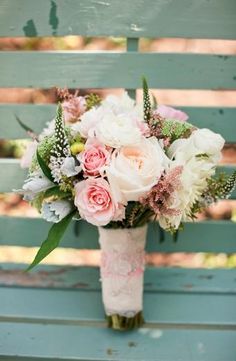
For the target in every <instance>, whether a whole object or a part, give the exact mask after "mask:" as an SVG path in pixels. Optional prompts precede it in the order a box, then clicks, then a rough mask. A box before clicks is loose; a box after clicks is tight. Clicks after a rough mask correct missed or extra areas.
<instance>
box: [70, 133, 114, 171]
mask: <svg viewBox="0 0 236 361" xmlns="http://www.w3.org/2000/svg"><path fill="white" fill-rule="evenodd" d="M77 158H78V160H79V161H80V163H81V167H82V169H83V171H84V174H85V175H86V176H98V175H101V174H102V170H103V167H104V166H105V165H107V164H108V163H109V160H110V153H109V151H108V150H107V149H106V147H105V146H104V145H103V144H102V143H100V142H98V141H97V140H96V139H95V138H92V139H89V140H87V142H86V144H85V150H84V151H83V152H81V153H80V154H79V155H78V156H77Z"/></svg>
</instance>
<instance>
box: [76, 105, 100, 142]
mask: <svg viewBox="0 0 236 361" xmlns="http://www.w3.org/2000/svg"><path fill="white" fill-rule="evenodd" d="M104 114H105V109H104V108H103V107H98V108H92V109H90V110H88V111H87V112H85V113H84V114H83V115H82V116H81V118H80V121H79V122H76V123H75V124H73V125H72V126H71V130H72V134H73V135H76V134H78V133H79V134H80V135H81V136H82V137H84V138H88V137H94V134H95V128H96V126H97V124H98V123H99V122H100V120H101V119H102V117H103V116H104Z"/></svg>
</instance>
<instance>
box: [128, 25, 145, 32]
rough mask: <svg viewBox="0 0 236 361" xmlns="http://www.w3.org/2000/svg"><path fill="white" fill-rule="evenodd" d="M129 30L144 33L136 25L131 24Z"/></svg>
mask: <svg viewBox="0 0 236 361" xmlns="http://www.w3.org/2000/svg"><path fill="white" fill-rule="evenodd" d="M130 29H131V30H133V31H137V32H138V31H144V29H143V28H141V27H139V26H138V25H136V24H131V25H130Z"/></svg>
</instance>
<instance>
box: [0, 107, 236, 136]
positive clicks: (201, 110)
mask: <svg viewBox="0 0 236 361" xmlns="http://www.w3.org/2000/svg"><path fill="white" fill-rule="evenodd" d="M176 108H178V109H182V110H184V111H186V113H187V114H188V115H189V121H190V122H192V123H193V124H194V125H196V126H198V127H201V128H202V127H204V128H210V129H212V130H214V131H215V132H218V133H220V134H222V136H223V137H224V138H225V139H226V141H227V142H236V121H235V119H236V108H233V107H184V106H180V107H178V106H177V107H176ZM55 111H56V105H55V104H0V137H1V138H2V139H20V138H27V137H28V135H27V134H26V132H25V131H24V130H23V129H22V128H21V127H20V126H19V124H18V123H17V121H16V116H18V117H19V118H20V119H21V120H22V121H23V122H24V123H25V124H27V125H28V126H29V127H30V128H32V129H33V130H34V131H35V132H36V133H40V132H41V131H42V129H43V128H44V126H45V124H46V123H47V122H48V121H50V120H51V119H53V117H54V116H55Z"/></svg>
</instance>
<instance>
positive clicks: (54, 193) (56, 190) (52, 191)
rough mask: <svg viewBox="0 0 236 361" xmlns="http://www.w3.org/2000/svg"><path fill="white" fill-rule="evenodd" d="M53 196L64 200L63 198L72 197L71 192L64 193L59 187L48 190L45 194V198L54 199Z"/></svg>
mask: <svg viewBox="0 0 236 361" xmlns="http://www.w3.org/2000/svg"><path fill="white" fill-rule="evenodd" d="M53 196H56V197H59V198H60V199H63V198H68V197H70V196H71V193H70V192H63V191H62V190H61V189H60V187H59V186H55V187H52V188H49V189H47V190H46V191H45V193H44V198H48V197H53Z"/></svg>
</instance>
